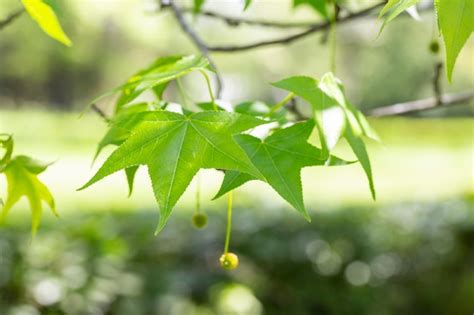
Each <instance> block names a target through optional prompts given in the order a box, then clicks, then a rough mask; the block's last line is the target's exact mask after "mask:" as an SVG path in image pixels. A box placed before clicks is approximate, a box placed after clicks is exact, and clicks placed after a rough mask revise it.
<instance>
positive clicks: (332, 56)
mask: <svg viewBox="0 0 474 315" xmlns="http://www.w3.org/2000/svg"><path fill="white" fill-rule="evenodd" d="M332 2H333V5H334V15H333V16H332V17H331V21H330V25H329V49H330V50H329V67H330V69H331V72H332V73H334V74H335V73H336V24H337V15H338V11H339V8H338V6H337V3H336V1H335V0H333V1H332Z"/></svg>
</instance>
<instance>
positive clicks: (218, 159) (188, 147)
mask: <svg viewBox="0 0 474 315" xmlns="http://www.w3.org/2000/svg"><path fill="white" fill-rule="evenodd" d="M137 115H139V116H140V118H141V123H140V124H139V125H138V126H136V127H135V128H134V129H133V130H132V131H131V134H130V136H129V137H128V139H127V140H126V141H125V142H124V143H123V144H121V145H120V146H119V147H118V148H117V150H115V151H114V152H113V153H112V154H111V155H110V156H109V158H108V159H107V160H106V161H105V162H104V164H103V165H102V167H101V168H100V169H99V170H98V171H97V173H96V174H95V175H94V176H93V177H92V178H91V179H90V180H89V182H88V183H86V184H85V185H84V186H83V187H82V188H80V189H84V188H86V187H88V186H90V185H92V184H93V183H95V182H97V181H99V180H101V179H102V178H104V177H106V176H108V175H110V174H113V173H115V172H117V171H119V170H122V169H127V168H131V167H136V166H139V165H146V166H147V168H148V173H149V175H150V179H151V182H152V186H153V192H154V195H155V198H156V200H157V202H158V204H159V206H160V220H159V223H158V227H157V229H156V233H158V232H160V231H161V230H162V229H163V227H164V226H165V224H166V222H167V221H168V219H169V217H170V215H171V212H172V209H173V207H174V206H175V205H176V203H177V202H178V200H179V198H180V197H181V195H182V194H183V193H184V191H185V190H186V188H187V186H188V185H189V183H190V182H191V180H192V179H193V177H194V175H195V174H196V173H197V172H198V171H199V169H201V168H217V169H224V170H237V171H241V172H244V173H249V174H252V175H253V176H256V177H258V178H262V175H261V174H260V172H259V171H258V170H257V169H256V168H255V166H253V164H252V163H251V161H250V160H249V158H248V157H247V155H246V154H245V152H244V151H243V150H242V149H241V148H240V147H239V145H238V144H237V143H236V142H235V141H234V139H233V138H232V135H234V134H238V133H241V132H243V131H245V130H248V129H250V128H254V127H256V126H258V125H261V124H264V123H266V122H265V121H263V120H259V119H257V118H254V117H251V116H246V115H241V114H237V113H228V112H221V111H219V112H200V113H196V114H190V115H186V116H185V115H181V114H177V113H172V112H167V111H154V112H144V113H139V114H137Z"/></svg>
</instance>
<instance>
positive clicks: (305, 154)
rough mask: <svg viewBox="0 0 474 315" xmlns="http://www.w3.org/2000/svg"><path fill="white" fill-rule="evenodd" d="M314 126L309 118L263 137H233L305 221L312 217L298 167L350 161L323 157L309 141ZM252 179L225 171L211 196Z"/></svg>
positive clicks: (266, 178)
mask: <svg viewBox="0 0 474 315" xmlns="http://www.w3.org/2000/svg"><path fill="white" fill-rule="evenodd" d="M313 129H314V121H313V120H308V121H306V122H303V123H297V124H295V125H293V126H291V127H288V128H285V129H280V130H278V131H276V132H275V133H273V134H272V135H270V136H269V137H268V138H266V139H264V140H260V139H259V138H256V137H253V136H251V135H237V136H235V137H234V138H235V139H236V141H237V142H238V143H239V145H240V146H241V147H242V148H243V149H244V150H245V152H246V153H247V155H248V156H249V158H250V159H251V160H252V163H253V164H254V165H255V166H256V167H257V169H258V170H259V171H260V173H262V175H263V176H264V178H265V180H266V182H268V184H269V185H271V186H272V187H273V189H275V191H277V192H278V193H279V194H280V196H281V197H283V198H284V199H285V200H286V201H288V203H290V204H291V205H292V206H293V207H294V208H295V209H296V210H298V212H300V213H301V214H302V215H303V216H304V218H305V219H306V220H308V221H311V219H310V217H309V215H308V212H307V211H306V208H305V206H304V202H303V190H302V184H301V174H300V173H301V169H302V168H303V167H307V166H315V165H325V164H326V165H343V164H348V163H349V162H346V161H343V160H341V159H339V158H337V157H334V156H331V157H330V158H329V159H326V158H324V157H323V155H322V152H321V150H319V149H317V148H316V147H314V146H312V145H311V144H309V143H308V138H309V136H310V135H311V132H312V130H313ZM254 179H257V178H255V177H254V176H252V175H250V174H244V173H241V172H238V171H227V172H226V173H225V177H224V181H223V183H222V185H221V188H220V190H219V192H218V193H217V195H216V196H215V197H214V198H218V197H220V196H222V195H224V194H225V193H227V192H229V191H231V190H233V189H235V188H237V187H239V186H241V185H242V184H244V183H246V182H248V181H250V180H254Z"/></svg>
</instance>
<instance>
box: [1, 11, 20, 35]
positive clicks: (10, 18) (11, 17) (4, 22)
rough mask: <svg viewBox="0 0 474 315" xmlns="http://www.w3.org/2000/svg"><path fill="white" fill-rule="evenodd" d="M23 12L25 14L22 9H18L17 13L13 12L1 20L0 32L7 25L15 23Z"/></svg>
mask: <svg viewBox="0 0 474 315" xmlns="http://www.w3.org/2000/svg"><path fill="white" fill-rule="evenodd" d="M23 12H25V10H24V9H19V10H18V11H15V12H13V13H11V14H10V15H9V16H7V17H6V18H5V19H3V20H1V21H0V30H2V29H3V28H5V27H7V26H8V25H10V23H12V22H13V21H15V20H16V19H17V18H18V17H20V16H21V15H22V14H23Z"/></svg>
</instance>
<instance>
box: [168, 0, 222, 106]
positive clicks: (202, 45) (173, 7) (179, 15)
mask: <svg viewBox="0 0 474 315" xmlns="http://www.w3.org/2000/svg"><path fill="white" fill-rule="evenodd" d="M167 5H169V7H170V8H171V10H172V11H173V13H174V16H175V17H176V20H177V21H178V23H179V25H180V26H181V29H182V30H183V32H185V33H186V34H187V35H188V36H189V38H190V39H191V40H192V41H193V42H194V44H195V45H196V46H197V48H198V49H199V50H200V51H201V53H202V55H203V56H204V57H206V58H207V59H208V60H209V64H210V65H211V66H212V67H213V68H214V71H215V73H216V78H217V93H216V96H217V98H220V95H221V92H222V84H223V83H222V78H221V76H220V74H219V70H218V69H217V66H216V64H215V63H214V61H213V60H212V58H211V56H210V55H209V48H208V47H207V45H206V44H205V43H204V42H203V41H202V39H201V38H200V37H199V36H198V35H197V33H196V32H195V31H194V30H193V28H192V27H191V26H190V25H189V24H188V22H186V19H185V18H184V16H183V13H182V12H181V10H180V9H179V8H178V6H177V5H176V4H175V3H174V1H173V0H169V3H168V4H167Z"/></svg>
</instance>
